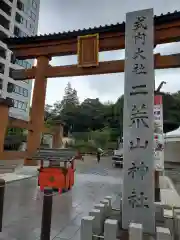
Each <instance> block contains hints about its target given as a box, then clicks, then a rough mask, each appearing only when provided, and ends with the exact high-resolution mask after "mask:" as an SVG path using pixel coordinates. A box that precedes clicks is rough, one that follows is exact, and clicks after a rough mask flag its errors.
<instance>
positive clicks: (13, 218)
mask: <svg viewBox="0 0 180 240" xmlns="http://www.w3.org/2000/svg"><path fill="white" fill-rule="evenodd" d="M121 177H122V173H121V170H120V169H114V168H112V166H111V160H110V159H108V158H104V159H102V161H101V163H100V164H97V163H96V161H95V159H92V158H90V157H89V158H86V161H85V163H82V162H78V163H77V171H76V184H75V186H74V187H73V189H72V191H70V192H68V193H66V194H63V195H61V196H60V195H56V196H54V198H53V214H52V231H51V237H52V239H56V240H67V239H71V240H80V235H79V233H80V231H79V229H80V221H81V218H82V217H83V216H85V215H87V214H88V212H89V211H90V210H91V209H92V208H93V205H94V204H95V203H99V201H100V200H101V199H103V197H105V196H106V195H111V196H114V198H115V197H116V196H117V195H118V194H119V193H120V192H121V183H122V178H121ZM36 186H37V179H36V178H35V177H34V178H30V179H27V180H23V181H16V182H12V183H9V184H7V187H6V195H5V207H4V224H3V232H4V233H6V234H8V238H7V239H8V240H10V238H14V239H17V240H25V239H26V240H36V239H39V237H40V227H41V214H42V196H41V197H40V199H38V200H35V199H34V197H35V195H36Z"/></svg>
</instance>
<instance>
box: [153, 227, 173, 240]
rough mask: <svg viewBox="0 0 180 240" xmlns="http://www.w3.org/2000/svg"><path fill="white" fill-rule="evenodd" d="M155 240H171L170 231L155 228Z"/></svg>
mask: <svg viewBox="0 0 180 240" xmlns="http://www.w3.org/2000/svg"><path fill="white" fill-rule="evenodd" d="M156 239H157V240H172V238H171V233H170V230H169V229H168V228H163V227H157V228H156Z"/></svg>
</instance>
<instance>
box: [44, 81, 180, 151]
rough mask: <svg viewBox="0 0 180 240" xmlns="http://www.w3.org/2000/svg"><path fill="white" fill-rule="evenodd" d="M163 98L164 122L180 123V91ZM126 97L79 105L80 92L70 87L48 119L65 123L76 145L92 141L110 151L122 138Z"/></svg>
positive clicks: (48, 112) (66, 133) (50, 111)
mask: <svg viewBox="0 0 180 240" xmlns="http://www.w3.org/2000/svg"><path fill="white" fill-rule="evenodd" d="M159 94H162V96H163V110H164V120H166V121H170V122H179V123H180V91H178V92H176V93H173V94H169V93H159ZM123 107H124V96H123V95H122V96H121V97H119V98H118V100H117V101H116V102H115V103H111V102H107V103H104V104H103V103H101V102H100V101H99V99H98V98H96V99H90V98H87V99H85V100H84V101H83V102H82V103H81V104H80V103H79V100H78V96H77V92H76V90H75V89H73V88H72V87H71V85H70V84H68V86H67V87H66V89H65V93H64V97H63V100H62V101H58V102H56V103H55V104H54V105H53V106H49V105H47V106H46V111H47V114H46V115H47V116H48V119H50V120H51V122H53V121H54V120H62V121H63V122H65V127H64V132H65V135H69V134H70V135H71V136H72V137H73V138H75V139H76V140H77V141H79V140H83V141H84V142H89V140H90V139H91V140H92V139H93V141H94V142H95V143H96V145H98V147H102V148H104V147H105V148H108V144H109V143H111V145H115V143H117V139H118V138H119V137H120V138H121V137H122V136H123Z"/></svg>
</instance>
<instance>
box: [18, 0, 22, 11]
mask: <svg viewBox="0 0 180 240" xmlns="http://www.w3.org/2000/svg"><path fill="white" fill-rule="evenodd" d="M17 8H18V9H19V10H20V11H24V4H23V3H22V2H21V1H20V0H17Z"/></svg>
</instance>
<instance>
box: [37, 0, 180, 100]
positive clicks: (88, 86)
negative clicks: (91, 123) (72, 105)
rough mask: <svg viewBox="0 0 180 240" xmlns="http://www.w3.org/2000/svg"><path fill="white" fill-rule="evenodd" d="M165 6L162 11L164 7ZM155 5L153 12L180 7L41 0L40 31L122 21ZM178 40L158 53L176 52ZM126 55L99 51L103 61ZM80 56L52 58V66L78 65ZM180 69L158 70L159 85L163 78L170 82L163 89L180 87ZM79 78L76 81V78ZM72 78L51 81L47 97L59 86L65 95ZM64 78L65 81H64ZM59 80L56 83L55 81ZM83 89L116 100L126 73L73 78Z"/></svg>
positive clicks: (152, 1)
mask: <svg viewBox="0 0 180 240" xmlns="http://www.w3.org/2000/svg"><path fill="white" fill-rule="evenodd" d="M162 6H163V10H162ZM151 7H153V8H154V13H155V14H156V15H160V14H161V13H162V12H163V13H165V14H166V13H167V12H173V11H175V10H180V1H179V0H166V4H165V0H158V1H157V0H144V1H142V0H136V1H132V0H126V1H119V0H91V1H89V0H66V1H64V0H42V1H41V8H40V22H39V33H41V34H44V33H53V32H59V31H67V30H76V29H79V28H80V29H83V28H88V27H94V26H99V25H105V24H111V23H117V22H122V21H124V20H125V13H126V12H129V11H134V10H140V9H144V8H151ZM179 45H180V44H179V43H176V44H164V45H161V46H157V47H156V49H155V53H161V54H162V55H167V54H174V53H177V52H178V51H179V50H178V49H180V48H179ZM123 58H124V50H121V51H112V52H106V53H105V52H104V53H100V61H108V60H118V59H123ZM76 63H77V56H68V57H61V58H53V60H52V61H51V64H52V65H68V64H76ZM179 74H180V70H172V69H170V70H166V71H156V85H158V83H159V82H160V81H167V84H166V85H165V86H164V88H163V89H164V90H167V91H171V92H174V91H176V90H178V89H180V82H179V81H178V79H179ZM74 79H76V80H74ZM69 80H70V78H66V79H65V78H63V80H59V81H58V80H53V79H51V80H49V83H48V86H49V90H48V94H47V98H51V99H54V93H55V92H58V90H57V86H58V88H59V89H60V91H59V92H60V93H61V95H62V94H63V91H62V89H64V86H65V83H66V82H67V81H69ZM62 81H63V84H62ZM55 82H56V83H55ZM71 82H72V83H73V82H74V83H75V86H74V87H76V86H78V88H79V89H80V90H79V91H80V92H79V94H80V95H81V96H85V95H86V94H85V92H86V93H87V97H88V96H89V95H90V94H92V96H94V95H95V94H97V97H98V96H100V98H101V99H103V100H108V99H109V100H111V99H113V100H115V99H116V98H117V97H118V96H120V95H121V94H123V91H124V74H123V73H122V74H121V73H119V74H109V75H100V76H84V77H76V78H73V79H72V80H71ZM80 85H82V86H83V87H80Z"/></svg>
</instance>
